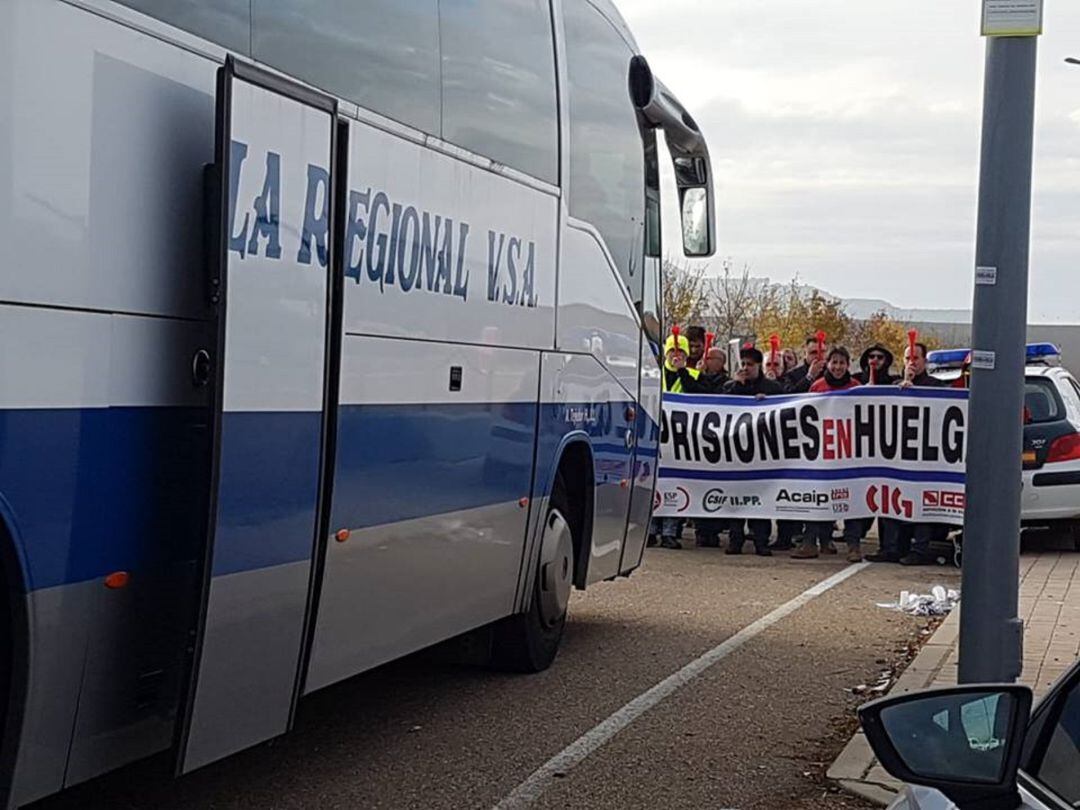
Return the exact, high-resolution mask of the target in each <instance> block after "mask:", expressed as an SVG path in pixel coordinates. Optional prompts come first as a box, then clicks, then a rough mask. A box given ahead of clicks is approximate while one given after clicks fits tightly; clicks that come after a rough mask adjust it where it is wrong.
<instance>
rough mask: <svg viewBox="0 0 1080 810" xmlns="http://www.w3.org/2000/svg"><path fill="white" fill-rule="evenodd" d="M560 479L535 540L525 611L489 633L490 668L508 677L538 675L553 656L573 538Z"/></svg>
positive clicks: (560, 628) (562, 618)
mask: <svg viewBox="0 0 1080 810" xmlns="http://www.w3.org/2000/svg"><path fill="white" fill-rule="evenodd" d="M570 514H571V513H570V510H569V508H568V504H567V498H566V490H565V487H564V485H563V481H562V476H559V477H558V479H557V480H556V484H555V488H554V490H553V491H552V493H551V497H550V498H549V499H548V510H547V514H546V515H545V516H544V528H543V532H542V534H541V537H540V561H539V565H537V567H536V576H535V578H534V580H533V592H532V599H531V600H530V604H529V609H528V611H526V612H525V613H519V614H517V615H515V616H510V617H508V618H506V619H503V620H502V621H501V622H500V623H499V624H498V625H497V626H496V628H495V638H494V647H493V651H492V652H493V655H492V658H493V662H494V664H495V665H496V666H497V667H499V668H500V669H506V670H510V671H512V672H540V671H541V670H545V669H547V668H548V667H549V666H551V662H552V661H554V660H555V655H556V654H557V653H558V651H559V642H560V641H562V635H563V628H564V627H565V626H566V609H567V605H568V604H569V601H570V590H571V586H572V584H573V581H574V532H573V527H572V526H571V523H570V519H569V515H570Z"/></svg>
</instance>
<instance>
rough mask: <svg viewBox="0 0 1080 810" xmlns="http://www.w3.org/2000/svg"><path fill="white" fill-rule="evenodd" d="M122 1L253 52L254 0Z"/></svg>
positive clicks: (192, 31) (224, 44)
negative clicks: (252, 7) (252, 17)
mask: <svg viewBox="0 0 1080 810" xmlns="http://www.w3.org/2000/svg"><path fill="white" fill-rule="evenodd" d="M119 1H120V2H121V3H123V4H124V5H125V6H129V7H130V8H133V9H135V10H136V11H141V12H142V13H143V14H147V15H149V16H151V17H153V18H155V19H158V20H161V21H162V22H166V23H168V24H169V25H175V26H176V27H177V28H180V29H183V30H184V31H187V32H188V33H189V34H195V35H196V36H200V37H205V38H206V39H208V40H210V41H211V42H216V43H217V44H218V45H221V46H222V47H224V48H228V49H230V50H233V51H236V52H237V53H244V54H250V53H251V0H119Z"/></svg>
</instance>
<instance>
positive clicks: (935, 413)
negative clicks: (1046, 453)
mask: <svg viewBox="0 0 1080 810" xmlns="http://www.w3.org/2000/svg"><path fill="white" fill-rule="evenodd" d="M966 425H967V391H966V390H957V389H951V388H899V387H887V386H867V387H861V388H852V389H849V390H846V391H837V392H834V393H828V394H798V395H783V396H770V397H768V398H765V399H760V400H759V399H754V398H752V397H737V396H695V395H683V394H670V395H669V394H665V395H664V402H663V409H662V413H661V424H660V442H661V444H660V467H659V471H658V474H657V482H656V495H655V499H654V503H653V507H654V508H653V513H654V514H655V515H657V516H658V517H712V518H734V517H738V518H764V519H774V520H843V519H844V518H867V517H888V518H897V519H899V520H905V521H914V522H926V521H929V522H940V523H952V524H962V523H963V520H964V458H965V445H964V440H965V435H966V430H965V429H966ZM1017 464H1018V465H1019V461H1018V462H1017ZM1018 469H1019V467H1018Z"/></svg>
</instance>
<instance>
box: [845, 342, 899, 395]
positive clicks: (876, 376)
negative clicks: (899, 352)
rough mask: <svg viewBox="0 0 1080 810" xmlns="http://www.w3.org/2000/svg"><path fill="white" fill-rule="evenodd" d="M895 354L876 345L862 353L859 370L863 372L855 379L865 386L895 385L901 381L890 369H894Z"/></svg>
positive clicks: (856, 375) (878, 344)
mask: <svg viewBox="0 0 1080 810" xmlns="http://www.w3.org/2000/svg"><path fill="white" fill-rule="evenodd" d="M892 364H893V353H892V352H890V351H889V350H888V349H886V348H885V347H884V346H882V345H881V344H880V343H875V344H874V345H873V346H870V347H869V348H868V349H867V350H866V351H864V352H863V353H862V356H861V357H860V358H859V368H861V369H862V370H861V371H860V372H859V373H858V374H855V375H854V377H855V379H856V380H858V381H859V382H860V383H862V384H863V385H893V384H894V383H896V382H897V381H899V379H900V378H899V377H897V376H896V375H894V374H893V373H892V372H891V371H890V370H889V369H891V368H892ZM871 369H873V382H871V373H870V371H871Z"/></svg>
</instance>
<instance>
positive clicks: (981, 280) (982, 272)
mask: <svg viewBox="0 0 1080 810" xmlns="http://www.w3.org/2000/svg"><path fill="white" fill-rule="evenodd" d="M975 283H976V284H980V285H983V284H986V285H993V284H997V268H996V267H976V268H975Z"/></svg>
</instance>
